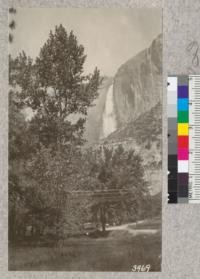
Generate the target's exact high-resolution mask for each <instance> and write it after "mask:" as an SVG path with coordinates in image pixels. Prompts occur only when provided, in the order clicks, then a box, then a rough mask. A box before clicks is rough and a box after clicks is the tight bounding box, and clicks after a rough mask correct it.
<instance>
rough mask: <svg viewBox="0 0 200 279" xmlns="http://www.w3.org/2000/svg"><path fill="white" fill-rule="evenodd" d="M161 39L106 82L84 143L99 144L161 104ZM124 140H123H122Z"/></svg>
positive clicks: (155, 41)
mask: <svg viewBox="0 0 200 279" xmlns="http://www.w3.org/2000/svg"><path fill="white" fill-rule="evenodd" d="M161 65H162V37H161V35H159V36H158V37H157V38H156V39H155V40H154V41H153V42H152V44H151V45H150V47H149V48H148V49H145V50H143V51H141V52H140V53H139V54H138V55H136V56H135V57H133V58H131V59H130V60H128V61H127V62H125V63H124V64H123V65H122V66H121V67H120V68H119V69H118V71H117V73H116V75H115V77H114V78H104V80H103V83H102V85H101V87H100V90H99V97H98V98H97V99H96V100H95V102H94V106H93V107H91V108H89V110H88V116H87V121H86V129H85V139H86V140H87V142H88V143H89V144H94V143H98V142H99V141H100V140H102V139H104V138H106V137H107V136H109V134H111V133H113V132H114V131H115V130H116V131H117V130H118V129H120V128H123V127H124V125H126V124H127V123H133V122H134V121H135V120H136V119H137V118H138V117H139V116H140V115H142V114H144V113H145V112H147V111H149V110H151V108H153V107H155V106H156V104H157V103H159V102H160V101H161V95H162V86H161V84H162V68H161ZM120 140H121V139H120Z"/></svg>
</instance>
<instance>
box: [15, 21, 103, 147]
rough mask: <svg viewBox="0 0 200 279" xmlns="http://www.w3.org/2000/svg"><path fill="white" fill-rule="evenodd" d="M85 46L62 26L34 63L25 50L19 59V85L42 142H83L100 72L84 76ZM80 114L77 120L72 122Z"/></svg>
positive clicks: (57, 28)
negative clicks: (87, 116) (86, 116)
mask: <svg viewBox="0 0 200 279" xmlns="http://www.w3.org/2000/svg"><path fill="white" fill-rule="evenodd" d="M85 59H86V55H85V54H84V47H83V46H82V45H79V44H78V42H77V38H76V36H75V35H74V34H73V32H72V31H71V32H70V33H69V34H68V33H67V31H66V30H65V28H64V27H63V26H62V25H60V26H56V27H55V32H54V33H53V32H52V31H51V32H50V34H49V38H48V40H47V41H46V43H45V44H44V45H43V47H42V48H41V50H40V54H39V56H38V57H37V58H36V61H35V63H33V61H32V60H31V59H30V58H28V57H27V56H26V54H25V53H22V54H21V55H20V56H19V57H18V58H17V60H18V61H17V62H18V63H17V64H18V67H19V69H20V68H22V71H20V73H19V76H18V84H19V85H20V87H21V96H22V98H23V101H24V103H25V105H26V106H28V107H30V108H31V109H32V111H33V113H34V116H33V118H32V121H31V129H32V131H33V133H35V134H38V137H39V141H40V142H41V143H43V144H44V145H45V146H47V145H49V144H56V143H57V144H58V143H59V144H61V145H62V144H67V143H68V142H73V143H74V144H81V143H82V134H83V130H84V123H85V118H84V117H83V116H85V115H86V114H87V109H88V107H89V106H91V105H92V102H93V100H94V99H95V98H96V97H97V95H98V87H99V85H100V73H99V70H98V69H97V68H95V69H94V72H93V74H89V75H84V74H83V65H84V62H85ZM75 114H78V115H79V117H78V120H77V121H70V117H71V116H72V118H73V119H75V117H74V115H75Z"/></svg>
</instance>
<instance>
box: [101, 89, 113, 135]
mask: <svg viewBox="0 0 200 279" xmlns="http://www.w3.org/2000/svg"><path fill="white" fill-rule="evenodd" d="M116 128H117V122H116V117H115V111H114V98H113V84H111V85H110V86H109V88H108V91H107V96H106V102H105V108H104V112H103V125H102V138H105V137H107V136H108V135H109V134H111V133H112V132H114V131H115V130H116Z"/></svg>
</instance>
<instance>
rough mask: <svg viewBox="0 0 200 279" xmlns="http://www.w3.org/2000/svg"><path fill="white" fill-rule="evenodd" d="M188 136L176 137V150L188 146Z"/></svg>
mask: <svg viewBox="0 0 200 279" xmlns="http://www.w3.org/2000/svg"><path fill="white" fill-rule="evenodd" d="M188 139H189V137H188V136H178V149H179V148H188V147H189V144H188V142H189V141H188Z"/></svg>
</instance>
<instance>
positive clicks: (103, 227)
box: [100, 206, 106, 233]
mask: <svg viewBox="0 0 200 279" xmlns="http://www.w3.org/2000/svg"><path fill="white" fill-rule="evenodd" d="M100 221H101V226H102V232H103V233H104V232H105V231H106V215H105V208H104V207H103V206H102V207H101V209H100Z"/></svg>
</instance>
